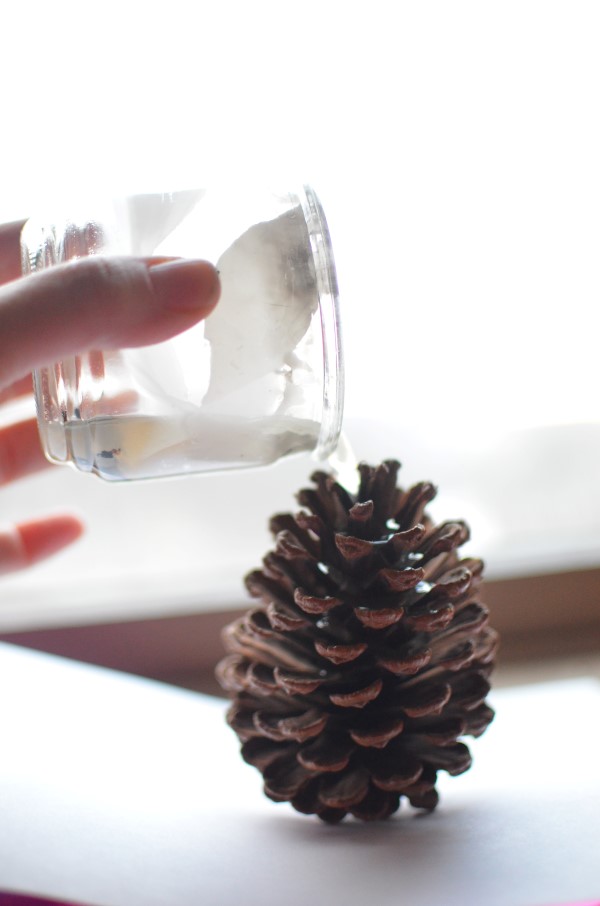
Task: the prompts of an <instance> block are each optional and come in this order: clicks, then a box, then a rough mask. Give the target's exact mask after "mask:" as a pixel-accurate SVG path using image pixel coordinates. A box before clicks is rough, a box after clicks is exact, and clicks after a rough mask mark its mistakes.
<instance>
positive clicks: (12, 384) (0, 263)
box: [0, 222, 220, 573]
mask: <svg viewBox="0 0 600 906" xmlns="http://www.w3.org/2000/svg"><path fill="white" fill-rule="evenodd" d="M21 227H22V223H20V222H17V223H11V224H6V225H3V226H2V225H0V405H1V404H3V403H6V402H9V401H11V400H14V399H16V398H17V397H22V396H24V395H25V394H30V393H31V391H32V379H31V372H32V371H33V370H34V369H35V368H37V367H39V366H42V365H46V364H49V363H51V362H54V361H60V360H61V359H62V358H63V357H64V356H67V355H72V354H74V353H78V352H86V351H88V350H90V349H116V348H126V347H132V346H145V345H148V344H150V343H156V342H159V341H161V340H166V339H168V338H169V337H171V336H174V335H175V334H177V333H180V332H181V331H183V330H186V329H187V328H188V327H191V326H192V325H193V324H195V323H196V322H197V321H199V320H201V319H202V318H205V317H206V316H207V315H208V314H210V312H211V311H212V309H213V308H214V306H215V305H216V304H217V301H218V298H219V291H220V287H219V278H218V275H217V272H216V271H215V269H214V268H213V267H212V265H210V264H208V263H207V262H205V261H189V260H186V261H180V260H170V259H161V258H111V259H108V258H105V259H101V258H86V259H81V260H79V261H76V262H71V263H68V264H64V265H59V266H57V267H53V268H50V269H48V270H46V271H42V272H40V273H38V274H35V275H33V276H29V277H20V273H21V259H20V249H19V237H20V232H21ZM49 466H50V464H49V463H48V462H47V460H46V459H45V457H44V455H43V453H42V450H41V446H40V441H39V436H38V429H37V424H36V422H35V419H33V418H32V419H29V420H24V421H19V422H15V423H12V424H8V425H6V426H4V427H1V428H0V486H1V485H6V484H8V483H10V482H13V481H17V480H18V479H20V478H24V477H26V476H27V475H31V474H32V473H34V472H37V471H39V470H40V469H44V468H46V467H49ZM82 531H83V524H82V522H81V521H80V519H79V518H77V517H75V516H73V515H71V514H57V515H55V516H49V517H44V518H36V519H29V520H27V521H24V522H19V523H17V524H15V525H1V526H0V573H7V572H11V571H13V570H18V569H23V568H24V567H27V566H31V565H33V564H34V563H37V562H38V561H39V560H42V559H43V558H45V557H48V556H50V555H52V554H54V553H56V552H57V551H60V550H61V549H62V548H64V547H65V546H67V545H68V544H71V543H72V542H73V541H75V540H76V539H77V538H79V536H80V535H81V533H82Z"/></svg>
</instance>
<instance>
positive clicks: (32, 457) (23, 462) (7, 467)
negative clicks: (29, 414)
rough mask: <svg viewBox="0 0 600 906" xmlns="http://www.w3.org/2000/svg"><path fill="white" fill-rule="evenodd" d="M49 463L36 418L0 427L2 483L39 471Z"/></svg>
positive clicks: (0, 476) (0, 481)
mask: <svg viewBox="0 0 600 906" xmlns="http://www.w3.org/2000/svg"><path fill="white" fill-rule="evenodd" d="M48 465H50V463H49V462H48V460H47V459H46V457H45V456H44V454H43V453H42V448H41V446H40V436H39V433H38V427H37V422H36V420H35V419H33V418H31V419H27V420H26V421H22V422H15V423H14V424H12V425H7V426H6V427H4V428H0V485H4V484H8V483H9V482H10V481H16V480H17V479H18V478H23V477H24V476H25V475H31V474H32V473H33V472H39V471H40V469H45V468H46V466H48Z"/></svg>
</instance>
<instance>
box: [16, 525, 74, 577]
mask: <svg viewBox="0 0 600 906" xmlns="http://www.w3.org/2000/svg"><path fill="white" fill-rule="evenodd" d="M82 532H83V525H82V523H81V522H80V520H79V519H77V518H76V517H75V516H47V517H45V518H43V519H35V520H32V521H30V522H21V523H20V524H19V525H11V526H8V527H5V528H2V529H0V574H2V573H8V572H14V571H15V570H18V569H25V568H26V567H28V566H33V565H34V564H35V563H38V562H39V561H40V560H45V559H46V558H47V557H50V556H52V554H55V553H57V552H58V551H60V550H62V549H63V547H66V546H67V545H69V544H72V543H73V541H76V540H77V538H79V537H80V536H81V534H82Z"/></svg>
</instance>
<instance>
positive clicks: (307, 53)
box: [0, 0, 600, 629]
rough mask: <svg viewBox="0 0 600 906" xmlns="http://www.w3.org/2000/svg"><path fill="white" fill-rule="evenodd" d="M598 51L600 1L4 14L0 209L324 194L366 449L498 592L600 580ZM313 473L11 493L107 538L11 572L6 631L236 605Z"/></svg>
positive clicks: (31, 7) (359, 437)
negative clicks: (395, 466)
mask: <svg viewBox="0 0 600 906" xmlns="http://www.w3.org/2000/svg"><path fill="white" fill-rule="evenodd" d="M599 41H600V7H599V6H598V4H597V3H594V2H577V3H573V2H570V0H562V2H550V0H545V2H527V0H518V2H506V0H505V2H503V3H482V2H480V0H476V2H455V3H447V2H438V3H433V2H431V3H428V2H425V3H401V2H400V3H391V2H389V3H385V2H377V0H375V2H371V3H369V4H364V3H354V2H347V3H343V4H342V3H341V2H334V0H318V2H310V0H303V2H302V3H300V2H294V3H290V2H287V3H286V2H278V3H264V2H254V3H252V4H248V3H241V2H228V0H214V2H211V3H192V2H189V3H182V2H177V0H171V2H170V3H164V2H161V3H152V2H145V3H143V4H142V3H140V4H138V3H132V2H127V0H121V2H120V3H111V2H105V3H103V4H102V5H100V6H99V5H97V4H96V5H90V4H81V3H65V2H62V3H61V2H54V3H52V4H48V3H41V2H40V3H34V2H30V3H28V4H23V5H22V6H21V5H19V6H17V5H16V4H13V5H12V7H11V11H10V12H9V13H6V12H3V24H2V29H1V31H0V78H1V85H2V126H3V128H2V145H1V151H0V164H1V165H0V220H10V219H13V218H17V217H21V216H27V215H28V213H29V212H31V211H34V210H35V208H36V205H40V204H41V203H42V201H43V200H44V198H45V197H47V196H55V195H60V191H61V187H62V186H67V185H68V186H69V187H72V186H73V184H75V185H78V186H80V187H81V191H82V192H84V191H85V187H86V186H87V185H90V184H92V185H93V186H94V188H98V187H103V188H105V190H106V191H107V192H114V191H119V190H123V189H125V190H127V191H132V190H135V189H136V188H140V189H151V188H165V187H166V188H170V187H182V186H186V185H187V186H193V185H199V184H202V183H203V182H205V181H208V180H210V178H211V177H212V176H217V175H218V176H222V175H223V174H224V173H225V174H227V173H235V174H236V176H239V174H240V173H242V174H244V173H247V174H248V176H249V178H257V179H258V178H261V179H264V178H265V177H266V178H272V179H274V180H275V179H276V180H277V181H280V180H281V179H282V178H284V179H285V178H286V176H287V175H288V174H289V177H290V178H293V179H294V180H296V179H297V177H298V176H299V177H300V178H303V179H305V180H307V181H309V182H311V183H312V184H313V185H314V186H315V188H316V189H317V191H318V193H319V194H320V196H321V199H322V201H323V203H324V206H325V210H326V212H327V215H328V219H329V222H330V228H331V232H332V236H333V241H334V247H335V252H336V259H337V264H338V271H339V278H340V284H341V290H342V310H343V319H344V335H345V347H346V360H347V404H346V413H347V420H346V421H347V431H348V434H349V436H350V438H351V440H352V443H353V445H354V447H355V452H356V454H357V456H358V457H359V458H364V459H368V460H370V461H375V460H376V459H378V458H381V457H388V456H395V457H397V458H399V459H401V460H402V461H403V464H404V468H403V472H402V477H403V480H404V482H405V483H410V482H413V481H417V480H420V479H423V478H427V479H431V480H433V481H434V482H435V483H437V484H438V485H439V487H440V494H439V497H438V499H437V501H436V503H435V504H434V507H433V510H434V512H435V514H436V515H437V516H438V517H439V518H447V517H453V516H462V517H465V518H467V520H468V521H469V522H470V524H471V528H472V533H473V537H474V542H473V544H472V549H473V551H474V552H476V553H478V554H481V555H483V556H484V557H485V559H486V560H487V562H488V574H489V575H490V576H496V577H498V576H502V575H523V574H528V573H531V572H537V571H540V570H544V571H552V570H556V569H563V568H571V567H579V566H590V565H591V566H597V565H599V563H600V507H599V505H598V504H599V500H600V493H599V492H600V467H599V462H600V421H599V417H600V403H599V402H598V395H599V394H598V387H599V375H598V370H599V369H598V351H597V350H598V330H597V316H596V310H597V308H598V300H599V298H600V213H599V212H600V163H599V162H600V117H599V116H598V110H599V109H600V103H599V102H600V55H599V54H598V46H599ZM311 469H312V463H311V462H310V460H309V459H308V458H304V457H299V458H297V459H295V460H291V461H290V462H288V463H283V464H280V465H279V466H277V467H274V468H272V469H268V470H264V471H260V472H247V473H243V474H237V475H233V474H230V475H219V476H212V477H206V476H204V477H199V478H197V479H190V480H185V481H169V482H165V483H157V484H153V485H150V484H143V485H139V486H119V487H113V486H111V487H107V486H106V485H104V484H103V483H101V482H99V481H98V480H96V479H93V478H90V477H88V476H83V475H79V474H77V473H74V472H71V471H69V470H67V469H60V468H58V467H57V468H55V469H53V470H51V472H50V473H48V474H45V475H43V476H38V477H36V478H33V479H31V480H28V481H24V482H21V483H20V484H18V485H15V486H14V487H13V488H7V489H3V490H2V492H1V495H0V497H1V499H0V505H1V507H2V518H3V519H9V520H10V519H14V518H24V517H26V516H29V515H32V514H34V513H41V512H51V511H55V510H56V509H64V508H75V509H77V510H78V511H83V512H84V514H85V515H86V516H87V519H88V523H89V526H90V528H89V531H88V534H87V537H86V539H85V540H84V541H83V542H81V543H80V544H78V546H77V547H76V548H73V550H72V551H70V552H68V553H64V554H62V555H61V556H60V557H59V558H56V560H54V561H53V562H51V563H47V564H44V565H43V566H39V567H37V568H36V569H35V570H32V571H31V572H29V573H27V574H23V575H21V576H18V577H15V578H10V579H8V580H5V581H3V594H2V603H0V627H2V628H5V629H8V628H11V627H15V628H16V627H24V626H27V625H41V624H45V623H52V622H56V621H64V620H67V621H69V622H77V621H80V620H89V619H97V618H98V617H101V618H103V617H106V618H113V617H115V616H118V615H122V616H124V617H129V616H131V615H134V614H136V613H154V614H159V613H166V612H185V611H187V610H191V609H198V608H208V609H210V608H213V607H215V606H221V605H225V606H227V605H235V604H237V603H239V601H240V600H241V599H242V594H243V593H242V591H241V577H242V576H243V574H244V573H245V572H246V571H247V570H249V569H250V568H252V567H254V566H255V565H256V564H257V562H258V561H259V559H260V557H261V555H262V554H263V553H264V551H265V549H266V547H267V545H268V543H269V539H268V535H267V533H266V529H265V525H266V521H267V518H268V516H269V514H270V513H271V512H272V511H273V510H280V509H287V508H289V507H290V506H293V499H292V494H293V491H294V490H295V489H296V488H297V487H298V486H299V485H301V484H303V483H305V482H306V479H307V476H308V474H309V472H310V470H311Z"/></svg>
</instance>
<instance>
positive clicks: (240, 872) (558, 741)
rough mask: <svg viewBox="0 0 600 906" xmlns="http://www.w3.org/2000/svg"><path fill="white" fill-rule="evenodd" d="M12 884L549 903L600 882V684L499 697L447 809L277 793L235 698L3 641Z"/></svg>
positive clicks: (319, 898)
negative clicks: (247, 753) (265, 781)
mask: <svg viewBox="0 0 600 906" xmlns="http://www.w3.org/2000/svg"><path fill="white" fill-rule="evenodd" d="M0 688H1V689H2V695H1V698H0V728H1V730H0V732H1V744H0V889H4V890H5V889H13V890H23V891H29V892H32V893H37V894H40V895H42V894H44V895H46V896H54V897H57V898H64V899H71V900H76V901H77V902H80V903H86V904H87V903H89V904H94V906H159V904H160V906H187V904H190V906H199V904H208V906H221V904H224V906H229V904H236V903H240V904H244V906H259V904H260V906H270V904H280V903H282V904H285V906H307V904H316V906H321V904H323V906H325V904H327V903H334V902H339V903H343V904H344V906H355V904H356V906H358V904H361V906H364V904H365V903H377V904H378V906H388V904H390V906H391V904H394V906H398V904H404V903H406V904H410V906H433V904H436V906H437V904H441V906H455V904H456V906H459V904H460V906H513V904H514V906H545V904H558V903H566V902H569V903H570V902H573V901H577V900H590V899H593V898H594V897H596V898H598V897H599V896H600V767H599V762H600V759H599V754H600V683H598V682H597V681H595V680H570V681H562V682H557V683H550V684H543V685H536V686H529V687H521V688H514V689H510V690H503V691H499V692H497V693H495V694H494V695H493V704H494V706H495V707H496V709H497V718H496V721H495V722H494V724H493V725H492V727H491V728H490V729H489V731H488V733H487V734H486V735H485V737H483V738H482V739H481V740H478V741H477V742H476V743H475V744H473V746H472V750H473V753H474V756H475V762H474V766H473V768H472V769H471V771H469V772H468V773H467V774H465V775H463V776H462V777H459V778H445V777H443V778H442V782H441V784H440V789H441V793H442V801H441V804H440V806H439V807H438V810H437V811H436V812H435V813H433V814H432V815H427V816H421V815H419V813H417V812H413V811H412V810H411V809H410V808H408V807H407V808H406V810H405V811H404V812H403V813H402V811H401V812H400V813H399V814H398V815H397V816H396V817H395V818H394V819H392V820H390V821H388V822H383V823H380V824H379V823H377V824H360V823H357V822H343V823H342V824H340V825H337V826H334V827H329V826H326V825H323V824H321V823H320V822H319V821H318V820H317V819H315V818H309V817H306V816H303V815H299V814H297V813H295V812H294V811H293V810H292V809H291V808H290V807H289V806H287V805H275V804H274V803H271V802H270V801H269V800H267V799H266V798H265V797H264V796H263V795H262V792H261V782H260V776H259V774H258V773H257V772H256V771H255V770H254V769H252V768H249V767H248V766H246V765H245V764H244V763H243V762H242V760H241V759H240V757H239V754H238V744H237V740H236V738H235V736H234V735H233V733H232V731H231V730H229V729H228V728H227V727H226V726H225V724H224V721H223V713H224V709H225V705H224V704H223V703H222V702H219V701H217V700H213V699H209V698H206V697H204V696H201V695H197V694H194V693H191V692H186V691H182V690H179V689H175V688H171V687H168V686H165V685H161V684H158V683H154V682H151V681H148V680H142V679H138V678H134V677H128V676H123V675H121V674H117V673H113V672H110V671H106V670H102V669H99V668H95V667H88V666H82V665H79V664H75V663H72V662H68V661H64V660H61V659H58V658H54V657H50V656H46V655H40V654H38V653H33V652H28V651H25V650H23V649H19V648H16V647H13V646H9V645H0Z"/></svg>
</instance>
